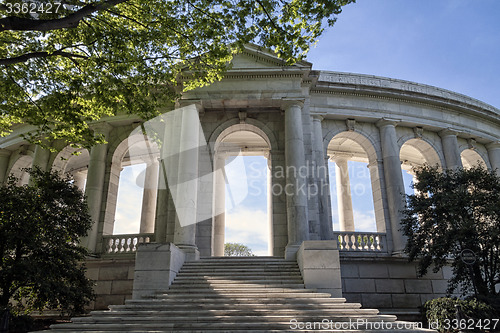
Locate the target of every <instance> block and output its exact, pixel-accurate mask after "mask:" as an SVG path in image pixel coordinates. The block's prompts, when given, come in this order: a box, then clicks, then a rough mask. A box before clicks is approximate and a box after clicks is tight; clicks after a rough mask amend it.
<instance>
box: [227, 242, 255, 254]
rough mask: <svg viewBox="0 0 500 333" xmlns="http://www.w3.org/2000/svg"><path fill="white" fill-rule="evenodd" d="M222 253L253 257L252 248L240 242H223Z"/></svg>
mask: <svg viewBox="0 0 500 333" xmlns="http://www.w3.org/2000/svg"><path fill="white" fill-rule="evenodd" d="M224 255H225V256H226V257H253V256H254V254H253V253H252V250H251V249H250V248H249V247H248V246H246V245H243V244H240V243H225V244H224Z"/></svg>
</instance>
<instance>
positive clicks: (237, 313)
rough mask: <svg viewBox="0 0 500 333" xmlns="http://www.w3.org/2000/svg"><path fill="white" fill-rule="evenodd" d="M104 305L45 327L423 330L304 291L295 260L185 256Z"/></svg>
mask: <svg viewBox="0 0 500 333" xmlns="http://www.w3.org/2000/svg"><path fill="white" fill-rule="evenodd" d="M109 308H110V310H109V311H94V312H92V313H91V314H90V316H87V317H78V318H73V320H72V321H73V322H72V323H68V324H59V325H53V326H52V327H51V331H50V332H94V333H95V332H284V331H290V332H295V331H299V332H304V331H307V332H314V331H318V332H328V331H329V332H333V331H342V332H389V331H391V332H394V331H395V330H394V329H395V328H396V325H403V326H402V327H403V328H405V329H398V330H397V331H401V332H408V333H409V332H425V331H430V330H419V329H413V328H411V329H406V328H408V327H411V326H412V325H411V323H404V322H397V321H396V317H395V316H391V315H380V314H378V310H374V309H361V305H360V304H357V303H346V302H345V299H343V298H331V297H330V294H327V293H318V292H315V290H310V289H305V287H304V283H303V281H302V277H301V275H300V270H299V267H298V265H297V263H296V262H295V261H286V260H283V259H278V258H273V257H229V258H227V257H226V258H217V257H213V258H205V259H201V260H199V261H196V262H188V263H185V264H184V266H183V267H182V269H181V271H180V272H179V274H178V275H177V277H176V279H175V281H174V283H173V284H172V285H171V286H170V288H169V289H168V290H166V291H165V292H164V293H158V294H157V295H155V296H154V297H152V298H148V299H138V300H128V301H127V302H126V304H125V305H113V306H110V307H109ZM358 323H359V325H357V324H358ZM312 325H316V326H315V327H314V326H312ZM390 327H392V328H393V329H392V330H389V328H390ZM332 328H333V329H332Z"/></svg>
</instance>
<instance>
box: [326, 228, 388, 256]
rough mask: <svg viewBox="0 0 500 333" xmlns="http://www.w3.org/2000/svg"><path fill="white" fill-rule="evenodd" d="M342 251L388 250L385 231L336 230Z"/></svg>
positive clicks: (335, 234)
mask: <svg viewBox="0 0 500 333" xmlns="http://www.w3.org/2000/svg"><path fill="white" fill-rule="evenodd" d="M334 237H336V239H338V241H339V250H340V251H349V252H353V251H359V252H361V251H363V252H387V238H386V235H385V233H379V232H345V231H335V232H334Z"/></svg>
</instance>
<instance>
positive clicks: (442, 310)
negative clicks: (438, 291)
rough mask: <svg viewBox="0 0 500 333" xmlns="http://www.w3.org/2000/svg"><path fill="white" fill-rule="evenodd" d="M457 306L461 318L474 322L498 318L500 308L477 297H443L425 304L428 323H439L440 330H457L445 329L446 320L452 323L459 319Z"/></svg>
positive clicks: (424, 308) (424, 309)
mask: <svg viewBox="0 0 500 333" xmlns="http://www.w3.org/2000/svg"><path fill="white" fill-rule="evenodd" d="M457 307H458V308H459V309H460V310H461V315H462V317H461V319H465V320H469V319H473V320H474V322H478V321H479V320H484V319H492V318H498V312H497V311H498V310H495V308H494V307H492V306H491V305H488V304H486V303H484V302H481V301H478V300H477V299H475V298H473V299H469V300H460V299H457V298H449V297H441V298H436V299H432V300H430V301H427V302H426V303H425V304H424V306H423V311H424V315H425V318H426V320H427V323H436V322H437V323H438V325H437V327H438V328H439V329H438V330H439V331H440V332H455V331H454V330H445V329H444V327H446V325H445V323H447V321H446V320H449V323H452V321H453V320H454V319H457Z"/></svg>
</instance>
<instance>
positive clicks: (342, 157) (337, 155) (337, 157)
mask: <svg viewBox="0 0 500 333" xmlns="http://www.w3.org/2000/svg"><path fill="white" fill-rule="evenodd" d="M353 156H354V154H353V153H346V152H334V153H333V154H332V155H330V159H331V160H332V161H333V162H336V161H339V162H340V161H348V160H349V159H351V158H352V157H353Z"/></svg>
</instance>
